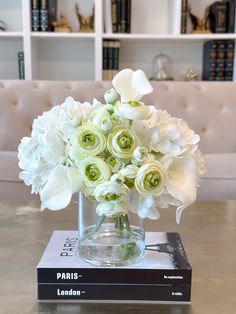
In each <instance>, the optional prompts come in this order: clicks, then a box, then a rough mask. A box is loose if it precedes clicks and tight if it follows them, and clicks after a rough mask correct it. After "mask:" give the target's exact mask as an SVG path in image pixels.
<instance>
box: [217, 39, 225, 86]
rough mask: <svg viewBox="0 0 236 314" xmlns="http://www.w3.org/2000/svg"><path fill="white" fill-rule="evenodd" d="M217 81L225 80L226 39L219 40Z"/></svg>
mask: <svg viewBox="0 0 236 314" xmlns="http://www.w3.org/2000/svg"><path fill="white" fill-rule="evenodd" d="M216 44H217V65H216V81H224V80H225V72H224V70H225V40H217V41H216Z"/></svg>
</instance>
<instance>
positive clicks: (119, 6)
mask: <svg viewBox="0 0 236 314" xmlns="http://www.w3.org/2000/svg"><path fill="white" fill-rule="evenodd" d="M110 1H111V17H112V31H113V33H130V31H131V30H130V24H131V0H110Z"/></svg>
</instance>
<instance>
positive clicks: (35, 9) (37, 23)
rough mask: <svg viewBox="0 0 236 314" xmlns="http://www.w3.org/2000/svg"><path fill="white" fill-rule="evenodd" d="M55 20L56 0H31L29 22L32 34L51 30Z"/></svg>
mask: <svg viewBox="0 0 236 314" xmlns="http://www.w3.org/2000/svg"><path fill="white" fill-rule="evenodd" d="M56 20H57V0H31V22H32V31H33V32H39V31H41V32H48V31H52V30H53V26H52V23H53V22H55V21H56Z"/></svg>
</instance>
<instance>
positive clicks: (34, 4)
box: [31, 0, 40, 32]
mask: <svg viewBox="0 0 236 314" xmlns="http://www.w3.org/2000/svg"><path fill="white" fill-rule="evenodd" d="M39 19H40V13H39V0H31V23H32V26H31V29H32V31H33V32H38V31H39V30H40V27H39Z"/></svg>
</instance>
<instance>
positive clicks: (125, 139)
mask: <svg viewBox="0 0 236 314" xmlns="http://www.w3.org/2000/svg"><path fill="white" fill-rule="evenodd" d="M139 143H140V139H139V138H138V137H137V135H136V134H135V133H134V131H133V130H132V129H131V128H128V127H126V126H123V125H121V126H115V127H114V128H113V129H112V130H111V131H110V133H109V135H108V139H107V149H108V150H109V152H110V153H111V155H113V156H115V157H117V158H121V159H126V158H131V157H132V155H133V151H134V150H135V148H136V147H137V146H139Z"/></svg>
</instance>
